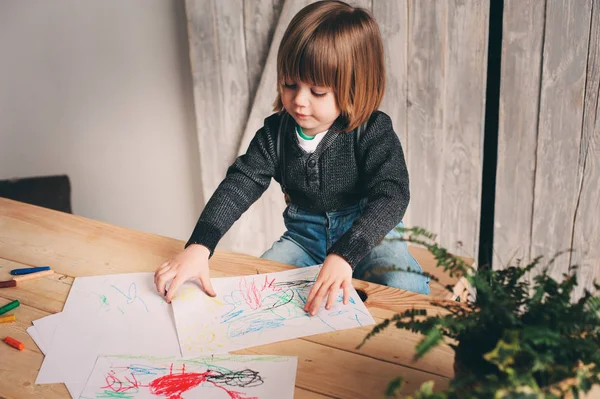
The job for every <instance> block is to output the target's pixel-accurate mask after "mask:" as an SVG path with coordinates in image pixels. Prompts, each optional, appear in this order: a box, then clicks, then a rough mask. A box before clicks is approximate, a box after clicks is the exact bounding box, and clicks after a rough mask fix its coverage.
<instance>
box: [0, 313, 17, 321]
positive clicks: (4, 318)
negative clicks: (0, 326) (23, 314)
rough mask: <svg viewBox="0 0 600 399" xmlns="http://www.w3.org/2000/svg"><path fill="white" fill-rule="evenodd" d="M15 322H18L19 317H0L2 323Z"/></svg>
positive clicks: (12, 315)
mask: <svg viewBox="0 0 600 399" xmlns="http://www.w3.org/2000/svg"><path fill="white" fill-rule="evenodd" d="M15 320H17V316H15V315H14V314H9V315H6V316H0V323H10V322H11V321H15Z"/></svg>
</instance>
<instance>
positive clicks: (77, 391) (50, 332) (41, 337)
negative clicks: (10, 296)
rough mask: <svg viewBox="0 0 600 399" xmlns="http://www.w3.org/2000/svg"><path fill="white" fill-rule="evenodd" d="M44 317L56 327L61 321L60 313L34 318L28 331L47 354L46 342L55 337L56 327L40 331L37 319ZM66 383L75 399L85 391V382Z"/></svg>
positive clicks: (49, 325) (50, 324)
mask: <svg viewBox="0 0 600 399" xmlns="http://www.w3.org/2000/svg"><path fill="white" fill-rule="evenodd" d="M44 319H49V321H50V323H49V324H48V327H52V326H53V327H54V328H56V327H57V326H58V322H59V321H60V313H55V314H53V315H50V316H46V317H43V318H41V319H38V320H34V321H33V324H34V325H33V326H31V327H29V328H28V329H27V333H28V334H29V336H30V337H31V339H33V341H34V342H35V344H36V345H37V346H38V348H40V351H42V353H43V354H44V355H45V354H46V349H45V348H46V344H45V343H44V342H49V343H51V342H52V338H53V337H54V329H53V328H49V329H46V330H45V332H43V333H40V332H38V330H37V327H36V326H35V324H36V321H37V322H39V321H41V320H44ZM44 323H45V322H42V324H44ZM65 385H66V387H67V391H69V394H70V395H71V397H72V398H74V399H77V398H79V395H81V392H82V391H83V388H84V386H85V384H83V383H74V382H67V383H65Z"/></svg>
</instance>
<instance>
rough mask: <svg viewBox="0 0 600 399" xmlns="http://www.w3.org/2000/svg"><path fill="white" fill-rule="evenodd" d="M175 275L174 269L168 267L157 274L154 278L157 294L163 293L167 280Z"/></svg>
mask: <svg viewBox="0 0 600 399" xmlns="http://www.w3.org/2000/svg"><path fill="white" fill-rule="evenodd" d="M176 275H177V271H176V269H168V270H166V271H165V272H164V273H162V274H161V275H160V276H158V278H156V289H157V290H158V293H159V294H161V295H163V294H164V293H165V288H166V286H167V282H169V281H170V280H172V279H173V278H174V277H175V276H176Z"/></svg>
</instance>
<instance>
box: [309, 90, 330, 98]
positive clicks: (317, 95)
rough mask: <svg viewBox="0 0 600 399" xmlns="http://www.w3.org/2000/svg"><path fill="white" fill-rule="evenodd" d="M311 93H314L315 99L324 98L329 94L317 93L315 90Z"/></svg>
mask: <svg viewBox="0 0 600 399" xmlns="http://www.w3.org/2000/svg"><path fill="white" fill-rule="evenodd" d="M311 92H312V94H313V96H315V97H323V96H324V95H325V94H327V92H325V93H317V92H316V91H314V90H311Z"/></svg>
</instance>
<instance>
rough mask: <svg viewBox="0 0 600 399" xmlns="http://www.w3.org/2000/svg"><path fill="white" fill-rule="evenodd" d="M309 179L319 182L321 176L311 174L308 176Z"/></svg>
mask: <svg viewBox="0 0 600 399" xmlns="http://www.w3.org/2000/svg"><path fill="white" fill-rule="evenodd" d="M308 179H309V180H310V181H317V180H319V176H317V174H316V173H313V174H311V175H310V176H308Z"/></svg>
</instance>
